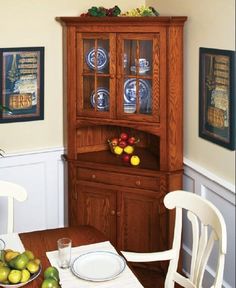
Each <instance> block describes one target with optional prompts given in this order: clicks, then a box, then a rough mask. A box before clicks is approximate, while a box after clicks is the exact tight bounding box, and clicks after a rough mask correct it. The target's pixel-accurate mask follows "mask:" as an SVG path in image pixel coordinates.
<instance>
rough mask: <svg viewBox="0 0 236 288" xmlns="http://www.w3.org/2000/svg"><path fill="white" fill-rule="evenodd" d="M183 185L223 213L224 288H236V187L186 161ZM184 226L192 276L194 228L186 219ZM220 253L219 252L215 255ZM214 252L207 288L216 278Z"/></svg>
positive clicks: (185, 264) (185, 265)
mask: <svg viewBox="0 0 236 288" xmlns="http://www.w3.org/2000/svg"><path fill="white" fill-rule="evenodd" d="M183 186H184V190H187V191H192V192H193V193H196V194H198V195H201V196H202V197H204V198H206V199H208V200H209V201H211V202H212V203H213V204H214V205H215V206H216V207H217V208H218V209H219V210H220V212H221V213H222V215H223V217H224V219H225V222H226V229H227V254H226V258H225V268H224V282H223V287H225V288H230V287H232V288H233V287H235V272H234V271H235V186H234V185H232V184H231V183H229V182H227V181H225V180H224V179H221V178H219V177H217V176H216V175H214V174H213V173H211V172H210V171H208V170H207V169H205V168H204V167H201V166H199V165H197V164H196V163H194V162H192V161H190V160H188V159H186V158H185V159H184V176H183ZM183 225H184V234H183V250H184V255H183V270H184V272H185V273H187V274H188V272H189V271H188V267H189V263H190V257H191V239H190V236H189V233H188V231H189V229H190V226H189V224H188V220H187V219H186V218H185V219H184V224H183ZM216 252H217V251H216V250H215V251H214V253H216ZM214 253H213V255H211V256H210V259H209V262H208V266H207V273H206V275H205V276H204V277H205V279H204V285H203V287H210V284H209V283H212V279H214V275H215V274H214V271H215V270H214V267H215V261H214V259H215V257H214Z"/></svg>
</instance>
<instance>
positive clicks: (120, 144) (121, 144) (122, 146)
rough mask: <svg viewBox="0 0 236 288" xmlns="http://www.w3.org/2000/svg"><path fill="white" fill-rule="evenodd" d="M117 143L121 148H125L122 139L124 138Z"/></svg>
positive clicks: (124, 142)
mask: <svg viewBox="0 0 236 288" xmlns="http://www.w3.org/2000/svg"><path fill="white" fill-rule="evenodd" d="M118 145H119V146H120V147H121V148H125V147H126V146H127V142H126V141H124V140H120V141H119V143H118Z"/></svg>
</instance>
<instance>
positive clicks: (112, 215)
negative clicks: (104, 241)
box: [77, 181, 117, 245]
mask: <svg viewBox="0 0 236 288" xmlns="http://www.w3.org/2000/svg"><path fill="white" fill-rule="evenodd" d="M77 191H78V199H77V201H78V212H77V215H78V219H77V223H78V224H82V225H91V226H93V227H95V228H97V229H98V230H99V231H101V232H103V233H104V234H105V235H106V236H107V237H108V239H109V240H110V241H111V242H112V243H113V244H114V245H116V229H117V228H116V191H115V190H112V189H110V188H107V187H104V186H103V185H102V187H101V186H100V184H97V183H89V182H88V183H86V182H85V181H81V183H78V184H77Z"/></svg>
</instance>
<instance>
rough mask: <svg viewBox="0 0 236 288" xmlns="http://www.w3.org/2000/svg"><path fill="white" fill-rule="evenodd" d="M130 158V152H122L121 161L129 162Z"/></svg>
mask: <svg viewBox="0 0 236 288" xmlns="http://www.w3.org/2000/svg"><path fill="white" fill-rule="evenodd" d="M130 158H131V155H130V154H126V153H124V154H123V155H122V158H121V159H122V161H123V162H125V163H129V162H130Z"/></svg>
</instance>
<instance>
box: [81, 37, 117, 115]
mask: <svg viewBox="0 0 236 288" xmlns="http://www.w3.org/2000/svg"><path fill="white" fill-rule="evenodd" d="M111 42H112V36H111V35H109V34H104V35H103V34H102V35H101V34H91V33H89V34H86V33H83V34H79V35H78V45H77V47H78V48H77V49H78V50H77V53H78V58H77V61H78V65H77V67H78V71H77V72H78V73H77V74H78V78H77V81H78V87H77V99H78V109H77V113H78V115H85V116H90V115H91V116H92V115H93V116H94V115H96V117H108V116H109V115H108V114H111V113H113V111H112V107H113V101H111V93H114V91H113V90H114V88H113V87H114V84H113V83H112V82H114V73H115V71H114V66H113V65H111V63H112V62H114V59H113V58H115V57H114V55H113V53H111V52H110V51H111ZM81 59H83V60H82V61H81ZM112 60H113V61H112ZM94 113H95V114H94Z"/></svg>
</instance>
